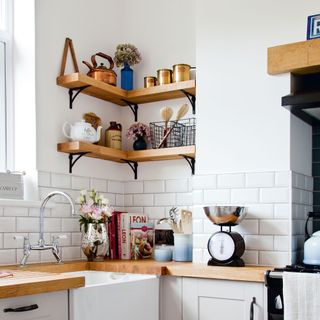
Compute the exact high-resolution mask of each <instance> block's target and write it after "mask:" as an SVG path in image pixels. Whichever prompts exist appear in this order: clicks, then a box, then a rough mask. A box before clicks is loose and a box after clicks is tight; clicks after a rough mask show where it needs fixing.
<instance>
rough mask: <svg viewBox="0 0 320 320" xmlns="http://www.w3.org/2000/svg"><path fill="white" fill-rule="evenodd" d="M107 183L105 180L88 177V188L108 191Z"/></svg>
mask: <svg viewBox="0 0 320 320" xmlns="http://www.w3.org/2000/svg"><path fill="white" fill-rule="evenodd" d="M107 185H108V183H107V181H106V180H103V179H95V178H92V179H90V189H95V190H97V191H98V192H107V191H108V188H107ZM119 193H121V192H119Z"/></svg>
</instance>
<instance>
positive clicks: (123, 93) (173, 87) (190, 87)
mask: <svg viewBox="0 0 320 320" xmlns="http://www.w3.org/2000/svg"><path fill="white" fill-rule="evenodd" d="M57 85H59V86H61V87H64V88H68V89H78V88H82V87H86V86H88V87H87V88H85V89H83V90H82V91H81V92H82V93H84V94H87V95H90V96H93V97H96V98H99V99H103V100H106V101H110V102H112V103H115V104H117V105H119V106H126V105H127V103H126V102H125V101H124V100H127V101H129V102H131V103H136V104H139V103H149V102H156V101H163V100H170V99H177V98H183V97H185V94H184V93H183V91H185V92H187V93H190V94H192V95H194V96H195V94H196V83H195V80H188V81H182V82H175V83H170V84H166V85H162V86H155V87H151V88H142V89H137V90H130V91H127V90H123V89H121V88H118V87H114V86H111V85H109V84H106V83H104V82H102V81H98V80H95V79H93V78H91V77H89V76H87V75H85V74H82V73H72V74H69V75H64V76H60V77H58V78H57Z"/></svg>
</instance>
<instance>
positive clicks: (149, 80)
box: [144, 76, 157, 88]
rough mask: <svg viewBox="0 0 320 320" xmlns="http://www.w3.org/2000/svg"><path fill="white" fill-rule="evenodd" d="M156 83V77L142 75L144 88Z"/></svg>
mask: <svg viewBox="0 0 320 320" xmlns="http://www.w3.org/2000/svg"><path fill="white" fill-rule="evenodd" d="M156 85H157V78H156V77H151V76H148V77H144V87H145V88H150V87H154V86H156Z"/></svg>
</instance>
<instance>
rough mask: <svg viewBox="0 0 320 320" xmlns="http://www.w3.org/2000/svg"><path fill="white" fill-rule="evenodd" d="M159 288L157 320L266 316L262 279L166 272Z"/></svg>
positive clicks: (260, 318)
mask: <svg viewBox="0 0 320 320" xmlns="http://www.w3.org/2000/svg"><path fill="white" fill-rule="evenodd" d="M160 288H161V291H160V319H161V320H235V319H236V320H263V319H266V316H265V310H264V301H265V287H264V284H263V283H256V282H244V281H229V280H211V279H198V278H182V277H171V276H170V277H162V278H161V286H160ZM253 300H255V303H253ZM251 308H252V311H253V314H252V317H251V314H250V309H251Z"/></svg>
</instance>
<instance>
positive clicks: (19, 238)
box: [3, 233, 28, 249]
mask: <svg viewBox="0 0 320 320" xmlns="http://www.w3.org/2000/svg"><path fill="white" fill-rule="evenodd" d="M27 236H28V234H27V233H4V234H3V248H5V249H18V248H23V243H24V239H23V237H27Z"/></svg>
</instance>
